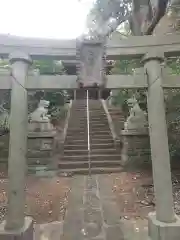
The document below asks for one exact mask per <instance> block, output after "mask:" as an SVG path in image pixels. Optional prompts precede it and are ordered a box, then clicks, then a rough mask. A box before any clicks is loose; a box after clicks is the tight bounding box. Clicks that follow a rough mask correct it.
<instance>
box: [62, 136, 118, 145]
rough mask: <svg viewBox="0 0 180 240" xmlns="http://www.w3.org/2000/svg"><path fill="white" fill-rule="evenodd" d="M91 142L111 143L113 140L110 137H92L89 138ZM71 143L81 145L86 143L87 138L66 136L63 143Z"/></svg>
mask: <svg viewBox="0 0 180 240" xmlns="http://www.w3.org/2000/svg"><path fill="white" fill-rule="evenodd" d="M90 143H91V144H113V143H114V141H113V139H112V138H107V139H98V138H94V139H91V140H90ZM71 144H76V145H83V144H87V139H73V138H70V139H68V138H66V140H65V145H71Z"/></svg>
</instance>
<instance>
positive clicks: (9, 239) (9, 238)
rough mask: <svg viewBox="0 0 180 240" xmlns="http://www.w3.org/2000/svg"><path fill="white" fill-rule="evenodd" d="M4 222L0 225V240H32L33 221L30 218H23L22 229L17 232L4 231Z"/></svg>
mask: <svg viewBox="0 0 180 240" xmlns="http://www.w3.org/2000/svg"><path fill="white" fill-rule="evenodd" d="M4 226H5V221H4V222H3V223H2V224H0V239H1V240H33V234H34V229H33V221H32V219H31V218H30V217H26V218H25V223H24V227H23V228H22V229H21V230H19V231H9V230H6V229H4Z"/></svg>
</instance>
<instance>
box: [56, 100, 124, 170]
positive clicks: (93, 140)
mask: <svg viewBox="0 0 180 240" xmlns="http://www.w3.org/2000/svg"><path fill="white" fill-rule="evenodd" d="M89 120H90V124H89V126H90V148H91V150H90V161H91V172H92V173H111V172H118V171H121V169H122V168H121V166H120V150H118V149H116V148H115V144H114V141H113V138H112V136H111V132H110V129H109V124H108V121H107V117H106V115H105V112H104V109H103V106H102V103H101V101H99V100H89ZM88 159H89V158H88V132H87V106H86V100H76V101H74V102H73V105H72V109H71V115H70V119H69V125H68V130H67V136H66V139H65V144H64V153H63V155H62V156H61V159H60V161H59V171H60V173H67V174H68V173H79V174H80V173H81V174H86V173H88Z"/></svg>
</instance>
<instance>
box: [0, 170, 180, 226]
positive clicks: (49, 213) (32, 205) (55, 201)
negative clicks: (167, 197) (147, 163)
mask: <svg viewBox="0 0 180 240" xmlns="http://www.w3.org/2000/svg"><path fill="white" fill-rule="evenodd" d="M108 178H109V181H110V182H111V184H112V185H111V186H112V192H113V193H114V194H115V198H116V201H117V203H118V206H119V208H120V212H121V217H122V218H124V219H126V220H130V219H146V218H147V216H148V213H149V212H151V211H153V210H154V209H155V199H154V189H153V181H152V173H151V171H150V170H149V171H134V172H123V173H117V174H109V175H108ZM70 181H71V178H70V177H54V178H37V177H35V176H28V177H27V179H26V189H25V190H26V206H25V207H26V215H30V216H32V217H33V219H34V221H35V222H36V223H37V224H42V223H48V222H53V221H62V220H63V219H64V214H65V211H66V207H67V203H68V194H69V192H70V185H71V184H70ZM172 183H173V195H174V205H175V212H176V214H178V215H180V170H177V171H173V173H172ZM7 184H8V180H7V175H6V173H4V172H3V171H2V172H1V173H0V222H1V221H2V220H3V219H4V218H5V215H6V211H7V209H6V206H7Z"/></svg>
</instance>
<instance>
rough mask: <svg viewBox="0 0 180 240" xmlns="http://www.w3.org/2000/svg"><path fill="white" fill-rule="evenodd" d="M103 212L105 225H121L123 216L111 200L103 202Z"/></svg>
mask: <svg viewBox="0 0 180 240" xmlns="http://www.w3.org/2000/svg"><path fill="white" fill-rule="evenodd" d="M102 211H103V218H104V222H105V224H107V225H116V224H120V219H121V214H120V212H119V210H118V208H117V204H116V202H113V201H111V200H103V201H102Z"/></svg>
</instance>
